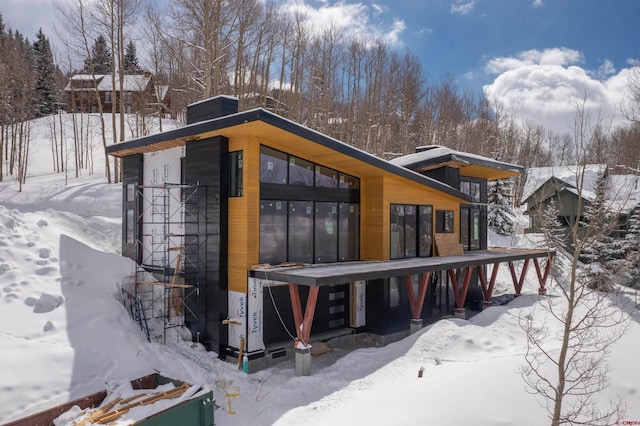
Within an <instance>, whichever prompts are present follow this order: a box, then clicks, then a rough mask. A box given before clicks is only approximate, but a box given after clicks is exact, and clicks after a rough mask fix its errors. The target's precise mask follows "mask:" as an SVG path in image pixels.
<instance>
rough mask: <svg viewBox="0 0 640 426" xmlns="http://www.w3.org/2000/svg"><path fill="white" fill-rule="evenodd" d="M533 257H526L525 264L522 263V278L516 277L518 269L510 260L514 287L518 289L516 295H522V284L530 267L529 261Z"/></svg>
mask: <svg viewBox="0 0 640 426" xmlns="http://www.w3.org/2000/svg"><path fill="white" fill-rule="evenodd" d="M530 261H531V259H525V261H524V265H522V272H521V273H520V278H518V277H516V270H515V266H514V265H513V262H509V270H510V271H511V279H512V280H513V287H514V288H515V290H516V296H520V292H521V291H522V285H523V284H524V276H525V275H526V273H527V268H528V267H529V262H530Z"/></svg>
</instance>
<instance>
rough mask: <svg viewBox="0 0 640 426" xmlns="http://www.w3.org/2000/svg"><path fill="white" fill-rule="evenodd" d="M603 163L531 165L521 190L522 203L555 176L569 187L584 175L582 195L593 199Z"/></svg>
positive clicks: (602, 170)
mask: <svg viewBox="0 0 640 426" xmlns="http://www.w3.org/2000/svg"><path fill="white" fill-rule="evenodd" d="M606 168H607V166H606V165H604V164H587V165H586V166H584V168H583V167H582V166H578V165H566V166H555V167H532V168H530V169H529V170H527V180H526V182H525V184H524V188H523V190H522V198H521V201H522V202H523V203H525V202H526V200H527V199H528V198H529V197H531V195H533V193H534V192H536V191H537V190H538V189H539V188H540V187H541V186H542V185H544V184H545V183H546V182H548V181H549V180H550V179H552V178H555V179H557V180H560V181H562V182H564V183H566V184H567V185H568V186H569V187H571V188H574V189H575V188H577V187H578V183H577V181H578V177H579V176H581V175H584V180H583V182H582V196H583V198H585V199H587V200H591V199H593V195H594V189H595V187H596V181H597V179H598V175H599V174H600V173H602V172H604V171H605V170H606Z"/></svg>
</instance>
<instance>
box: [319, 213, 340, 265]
mask: <svg viewBox="0 0 640 426" xmlns="http://www.w3.org/2000/svg"><path fill="white" fill-rule="evenodd" d="M314 240H315V263H327V262H337V261H338V203H325V202H316V217H315V239H314Z"/></svg>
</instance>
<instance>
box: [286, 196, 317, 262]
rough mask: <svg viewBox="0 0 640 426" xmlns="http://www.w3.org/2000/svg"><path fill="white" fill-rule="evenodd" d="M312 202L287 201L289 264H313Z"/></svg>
mask: <svg viewBox="0 0 640 426" xmlns="http://www.w3.org/2000/svg"><path fill="white" fill-rule="evenodd" d="M311 235H313V201H289V236H288V238H289V249H288V250H289V257H288V260H289V261H290V262H304V263H313V239H311V238H310V236H311Z"/></svg>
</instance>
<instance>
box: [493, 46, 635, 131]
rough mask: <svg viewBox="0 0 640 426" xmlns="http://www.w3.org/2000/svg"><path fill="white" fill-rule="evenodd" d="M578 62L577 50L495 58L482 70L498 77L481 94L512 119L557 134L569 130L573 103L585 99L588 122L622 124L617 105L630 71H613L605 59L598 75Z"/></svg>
mask: <svg viewBox="0 0 640 426" xmlns="http://www.w3.org/2000/svg"><path fill="white" fill-rule="evenodd" d="M581 62H583V57H582V54H581V53H580V52H578V51H575V50H571V49H565V48H558V49H547V50H543V51H536V50H528V51H526V52H521V53H519V54H518V55H516V56H515V57H502V58H494V59H491V60H490V61H488V63H487V65H486V67H485V71H487V72H489V73H493V74H498V75H497V77H495V79H494V81H493V82H492V83H491V84H488V85H485V86H484V88H483V89H484V93H485V95H486V96H487V97H488V98H489V99H493V100H496V101H498V102H499V103H500V104H501V105H502V106H503V107H504V109H505V111H506V112H508V113H511V114H513V115H514V116H515V117H517V118H519V119H523V120H524V119H526V120H531V121H533V122H537V123H540V124H543V125H544V126H545V127H547V128H549V129H553V130H555V131H558V132H569V131H571V123H572V122H573V117H574V113H575V108H576V105H577V103H579V102H581V101H582V100H583V99H585V98H586V100H585V108H586V112H588V113H589V114H591V117H592V118H593V119H595V117H601V119H602V120H603V124H608V123H610V122H611V123H612V124H614V125H618V124H623V123H624V121H623V120H622V118H621V116H620V114H619V107H620V105H621V103H622V102H623V100H624V96H625V95H624V94H625V90H626V81H627V72H628V70H629V69H628V68H626V69H622V70H620V71H619V72H616V70H615V68H614V66H613V63H611V62H610V61H605V63H604V64H603V65H602V66H601V67H600V70H601V71H602V72H600V73H599V72H591V71H588V70H585V69H584V68H582V67H581V66H579V65H578V64H579V63H581Z"/></svg>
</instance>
